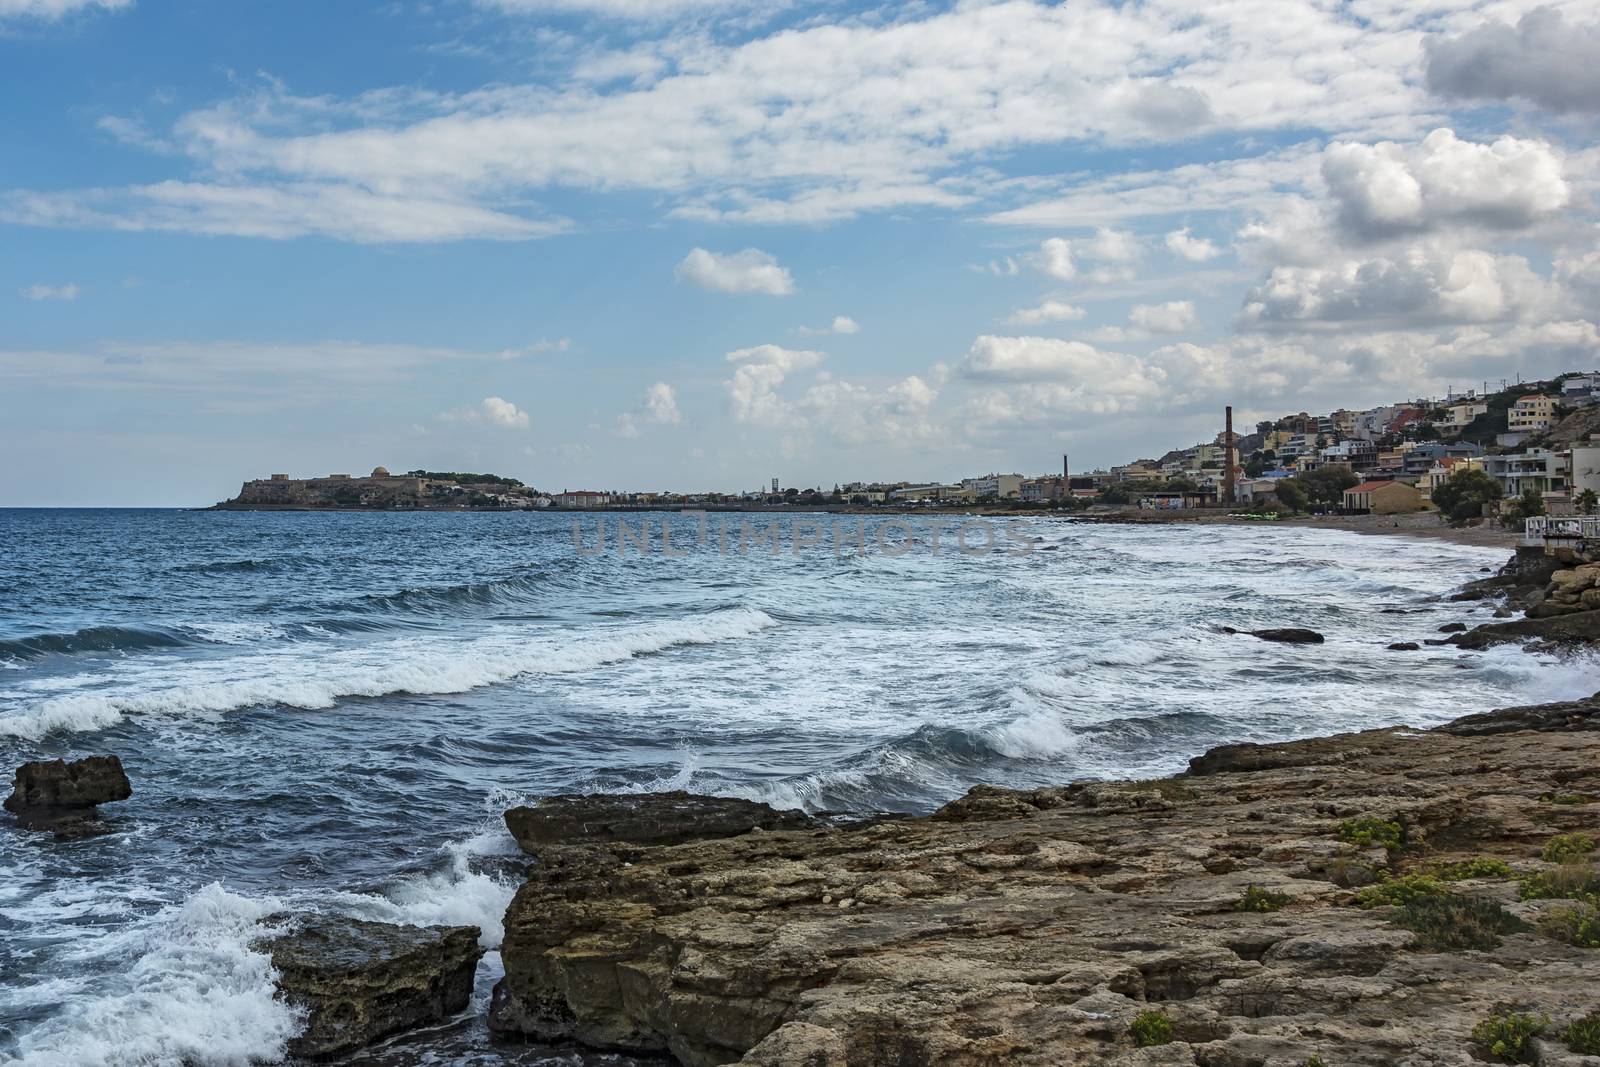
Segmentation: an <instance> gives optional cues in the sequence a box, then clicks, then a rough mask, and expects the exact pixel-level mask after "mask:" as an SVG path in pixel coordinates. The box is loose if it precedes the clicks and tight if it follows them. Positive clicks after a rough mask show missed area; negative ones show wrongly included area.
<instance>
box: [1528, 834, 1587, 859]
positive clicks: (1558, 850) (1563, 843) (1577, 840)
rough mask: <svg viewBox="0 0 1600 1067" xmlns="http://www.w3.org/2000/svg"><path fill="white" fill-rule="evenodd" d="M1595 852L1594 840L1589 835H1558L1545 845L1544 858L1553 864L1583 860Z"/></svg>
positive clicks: (1542, 853) (1542, 854)
mask: <svg viewBox="0 0 1600 1067" xmlns="http://www.w3.org/2000/svg"><path fill="white" fill-rule="evenodd" d="M1593 851H1594V838H1592V837H1590V836H1589V835H1588V834H1581V833H1580V834H1557V835H1556V836H1554V837H1552V838H1551V839H1550V840H1548V841H1546V842H1545V844H1544V851H1543V852H1541V853H1540V855H1541V856H1542V857H1544V858H1545V859H1547V860H1549V861H1550V862H1551V863H1564V862H1566V861H1567V860H1574V859H1581V858H1582V857H1584V856H1587V855H1588V854H1589V853H1591V852H1593Z"/></svg>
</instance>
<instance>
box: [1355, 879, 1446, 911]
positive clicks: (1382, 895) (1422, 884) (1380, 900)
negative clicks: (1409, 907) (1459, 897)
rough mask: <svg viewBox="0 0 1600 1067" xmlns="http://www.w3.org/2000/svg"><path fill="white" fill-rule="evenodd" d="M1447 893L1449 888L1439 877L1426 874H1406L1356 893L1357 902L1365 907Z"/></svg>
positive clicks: (1404, 901) (1413, 900) (1414, 900)
mask: <svg viewBox="0 0 1600 1067" xmlns="http://www.w3.org/2000/svg"><path fill="white" fill-rule="evenodd" d="M1447 893H1449V890H1448V889H1447V888H1445V885H1444V883H1443V882H1441V881H1439V880H1438V879H1437V878H1433V877H1431V876H1429V875H1426V874H1406V875H1401V876H1400V877H1398V878H1389V879H1386V880H1384V881H1382V882H1379V883H1378V884H1377V885H1370V886H1367V887H1366V888H1365V889H1363V890H1361V891H1360V892H1358V893H1357V894H1356V903H1357V904H1359V905H1360V906H1361V907H1363V908H1382V907H1392V906H1395V905H1402V904H1412V903H1415V902H1416V901H1419V900H1426V899H1428V898H1430V897H1442V896H1444V895H1446V894H1447Z"/></svg>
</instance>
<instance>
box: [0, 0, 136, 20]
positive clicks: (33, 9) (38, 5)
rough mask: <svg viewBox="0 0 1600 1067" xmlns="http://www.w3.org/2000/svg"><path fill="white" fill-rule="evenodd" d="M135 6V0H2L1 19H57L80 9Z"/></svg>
mask: <svg viewBox="0 0 1600 1067" xmlns="http://www.w3.org/2000/svg"><path fill="white" fill-rule="evenodd" d="M132 6H133V0H0V19H7V18H26V19H42V20H45V21H55V20H56V19H62V18H66V17H67V16H68V15H75V14H77V13H78V12H80V11H91V10H95V9H101V10H105V11H116V10H118V9H121V8H128V7H132Z"/></svg>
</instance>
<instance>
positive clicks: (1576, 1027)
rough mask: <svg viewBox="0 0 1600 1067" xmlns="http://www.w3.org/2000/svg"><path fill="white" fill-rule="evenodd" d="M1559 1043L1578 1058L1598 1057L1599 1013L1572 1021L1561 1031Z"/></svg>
mask: <svg viewBox="0 0 1600 1067" xmlns="http://www.w3.org/2000/svg"><path fill="white" fill-rule="evenodd" d="M1561 1042H1562V1044H1564V1045H1566V1046H1567V1049H1568V1050H1569V1051H1571V1052H1576V1053H1578V1054H1579V1055H1580V1056H1600V1011H1591V1012H1590V1013H1589V1014H1587V1015H1585V1016H1583V1017H1582V1018H1581V1019H1575V1020H1573V1021H1572V1022H1571V1023H1570V1024H1568V1026H1567V1028H1566V1029H1565V1030H1563V1031H1561Z"/></svg>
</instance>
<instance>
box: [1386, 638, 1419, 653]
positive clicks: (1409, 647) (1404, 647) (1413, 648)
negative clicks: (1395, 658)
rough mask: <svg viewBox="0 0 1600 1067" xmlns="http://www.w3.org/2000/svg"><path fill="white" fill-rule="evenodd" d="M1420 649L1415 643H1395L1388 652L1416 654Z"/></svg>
mask: <svg viewBox="0 0 1600 1067" xmlns="http://www.w3.org/2000/svg"><path fill="white" fill-rule="evenodd" d="M1421 648H1422V646H1421V645H1419V644H1417V643H1416V642H1415V641H1396V642H1394V643H1393V644H1391V645H1390V646H1389V651H1390V652H1417V651H1420V650H1421Z"/></svg>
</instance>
